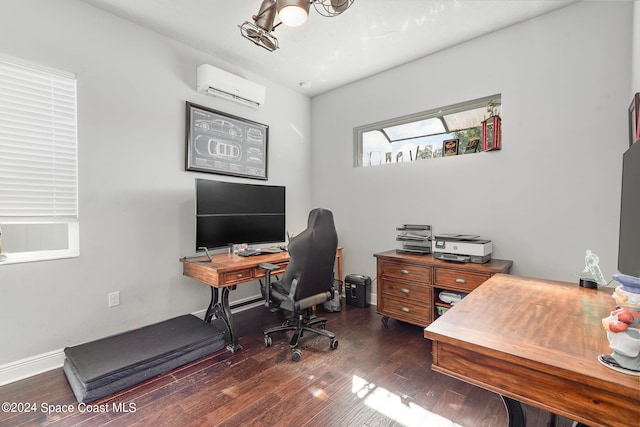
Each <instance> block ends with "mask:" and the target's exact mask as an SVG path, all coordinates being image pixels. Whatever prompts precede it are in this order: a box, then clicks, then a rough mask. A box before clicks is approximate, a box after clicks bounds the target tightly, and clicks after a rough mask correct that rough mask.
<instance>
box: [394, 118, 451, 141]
mask: <svg viewBox="0 0 640 427" xmlns="http://www.w3.org/2000/svg"><path fill="white" fill-rule="evenodd" d="M384 132H385V133H386V134H387V135H388V136H389V139H390V140H391V141H397V140H399V139H408V138H415V137H419V136H425V135H436V134H439V133H444V132H446V129H445V128H444V125H443V124H442V121H441V120H440V119H439V118H433V119H425V120H419V121H415V122H410V123H405V124H402V125H398V126H392V127H387V128H384Z"/></svg>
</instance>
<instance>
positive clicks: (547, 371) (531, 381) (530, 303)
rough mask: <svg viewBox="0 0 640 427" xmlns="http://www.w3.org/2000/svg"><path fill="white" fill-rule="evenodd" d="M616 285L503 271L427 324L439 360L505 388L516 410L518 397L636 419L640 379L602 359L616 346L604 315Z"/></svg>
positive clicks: (478, 381) (586, 416)
mask: <svg viewBox="0 0 640 427" xmlns="http://www.w3.org/2000/svg"><path fill="white" fill-rule="evenodd" d="M612 293H613V289H611V288H606V289H603V290H597V291H596V290H593V289H585V288H581V287H579V286H578V285H577V284H572V283H563V282H553V281H546V280H536V279H527V278H522V277H517V276H509V275H504V274H497V275H495V276H493V277H492V278H491V279H489V280H487V281H486V282H485V283H483V284H482V285H480V287H478V288H477V289H476V290H475V291H473V292H472V293H471V294H470V295H469V296H467V297H466V298H465V299H463V300H462V301H461V302H460V303H459V304H457V305H456V306H455V307H454V308H452V309H451V310H449V312H447V313H446V314H445V315H444V316H442V317H440V318H439V319H437V320H436V321H435V322H433V323H432V324H431V325H429V326H428V327H427V328H426V329H425V331H424V336H425V338H430V339H432V340H433V366H432V368H433V369H434V370H435V371H439V372H442V373H445V374H448V375H451V376H453V377H455V378H458V379H461V380H463V381H466V382H468V383H471V384H475V385H477V386H480V387H483V388H486V389H488V390H491V391H494V392H496V393H499V394H500V395H502V396H503V399H505V403H506V404H507V408H508V409H509V410H511V412H513V411H514V410H516V411H517V410H518V408H519V406H520V405H519V403H518V402H515V403H516V404H517V407H514V405H513V401H510V399H516V400H518V401H520V402H526V403H528V404H531V405H533V406H537V407H539V408H542V409H545V410H548V411H550V412H552V413H554V414H559V415H562V416H565V417H567V418H570V419H572V420H575V421H579V422H581V423H584V424H587V425H590V426H637V425H638V420H640V379H639V378H638V377H637V376H633V375H628V374H623V373H619V372H616V371H614V370H612V369H609V368H607V367H605V366H603V365H602V364H600V363H599V362H598V359H597V358H598V355H600V354H610V353H611V349H610V348H609V343H608V341H607V338H606V335H605V331H604V329H603V328H602V323H601V320H602V319H603V318H604V317H607V316H608V315H609V313H610V312H611V311H612V310H613V309H614V308H615V302H614V300H613V299H612V298H611V294H612ZM505 397H506V398H505ZM512 415H513V413H510V421H512V422H514V423H515V424H516V425H519V424H517V420H515V419H513V418H512Z"/></svg>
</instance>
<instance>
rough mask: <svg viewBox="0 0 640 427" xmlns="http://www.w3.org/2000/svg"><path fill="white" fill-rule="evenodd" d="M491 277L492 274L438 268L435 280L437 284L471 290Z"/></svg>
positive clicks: (448, 287)
mask: <svg viewBox="0 0 640 427" xmlns="http://www.w3.org/2000/svg"><path fill="white" fill-rule="evenodd" d="M489 277H491V275H490V274H483V273H471V272H468V271H462V270H450V269H447V268H436V271H435V280H434V282H435V285H436V286H442V287H445V288H447V289H460V290H462V291H469V292H471V291H472V290H474V289H475V288H477V287H478V286H480V285H481V284H482V283H483V282H484V281H485V280H487V279H488V278H489Z"/></svg>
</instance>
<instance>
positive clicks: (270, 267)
mask: <svg viewBox="0 0 640 427" xmlns="http://www.w3.org/2000/svg"><path fill="white" fill-rule="evenodd" d="M258 267H260V268H262V269H263V270H264V281H265V294H266V295H265V301H264V305H265V307H269V302H270V300H271V298H270V295H269V294H270V292H271V272H272V271H275V270H277V269H279V268H280V266H277V265H275V264H271V263H269V262H261V263H260V264H258Z"/></svg>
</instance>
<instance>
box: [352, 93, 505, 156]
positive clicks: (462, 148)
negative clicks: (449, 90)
mask: <svg viewBox="0 0 640 427" xmlns="http://www.w3.org/2000/svg"><path fill="white" fill-rule="evenodd" d="M501 113H502V105H501V103H500V95H496V96H493V97H490V98H483V99H481V100H475V101H470V102H467V103H464V104H458V105H456V106H452V107H445V108H442V109H438V110H437V111H433V112H425V113H420V114H417V115H413V116H411V117H410V118H407V117H403V118H398V119H394V120H389V121H385V122H382V123H379V124H372V125H368V126H364V127H361V128H358V129H356V132H357V141H356V142H357V143H358V150H357V156H358V160H359V162H357V164H356V166H364V167H368V166H378V165H384V164H388V163H402V162H411V161H415V160H424V159H432V158H436V157H443V155H444V151H445V150H444V143H445V141H448V140H456V139H457V140H458V141H457V145H456V144H453V147H454V148H453V150H454V151H453V153H454V154H458V155H462V154H471V153H477V152H480V151H481V149H482V144H481V138H482V122H483V121H484V120H486V119H488V118H489V117H491V116H496V115H498V116H499V115H501ZM449 147H451V145H449ZM451 153H452V152H451V150H448V151H447V154H451Z"/></svg>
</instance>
